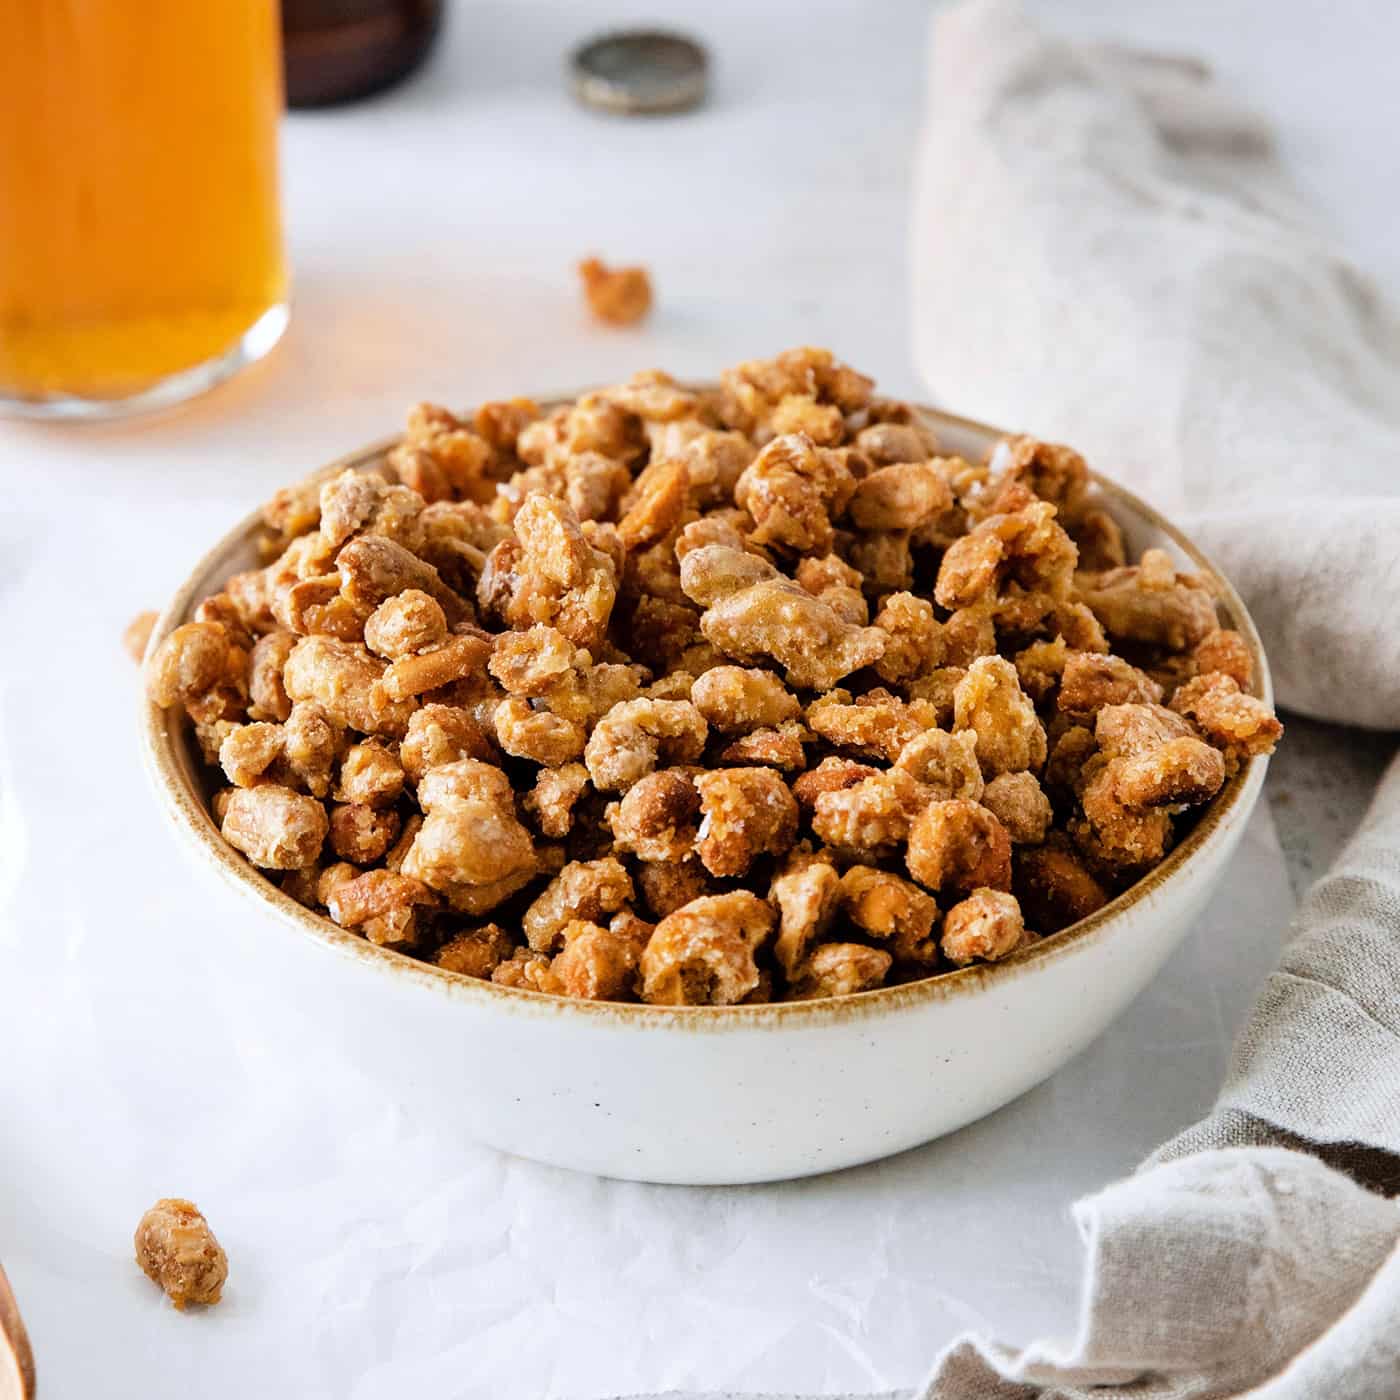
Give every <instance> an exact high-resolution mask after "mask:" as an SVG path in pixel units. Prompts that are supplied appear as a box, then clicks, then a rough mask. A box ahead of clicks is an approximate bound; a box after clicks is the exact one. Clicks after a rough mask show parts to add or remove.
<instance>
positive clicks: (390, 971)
mask: <svg viewBox="0 0 1400 1400" xmlns="http://www.w3.org/2000/svg"><path fill="white" fill-rule="evenodd" d="M688 387H699V388H703V387H706V386H704V385H698V386H697V385H690V386H688ZM582 392H588V391H586V390H585V391H582ZM577 397H578V395H577V394H569V395H562V394H559V395H552V396H550V397H548V398H545V399H542V400H540V403H541V406H542V407H543V408H545V409H546V410H548V409H550V408H552V407H555V406H557V405H558V404H561V403H567V402H570V401H572V400H573V399H575V398H577ZM916 407H917V409H918V411H919V412H920V413H921V414H922V415H924V416H925V417H926V418H927V419H928V420H929V421H930V423H931V424H932V425H933V426H934V427H935V428H937V427H938V426H939V425H940V424H942V425H945V426H948V427H953V428H957V429H961V430H962V431H964V432H968V433H973V434H976V435H978V436H981V437H986V438H989V439H991V440H993V441H995V440H996V439H998V438H1004V437H1010V436H1014V434H1011V433H1009V432H1007V431H1006V430H1004V429H1001V428H997V427H994V426H992V425H991V424H988V423H984V422H981V421H979V420H978V419H975V418H966V417H963V416H961V415H959V414H955V413H950V412H947V411H946V410H943V409H939V408H934V407H931V406H929V405H926V404H918V405H916ZM400 441H401V436H400V435H394V436H391V437H387V438H383V439H381V440H379V441H376V442H373V443H370V444H368V445H366V446H364V447H361V448H358V449H356V450H355V451H352V452H348V453H345V454H344V455H342V456H340V457H337V458H336V459H335V460H334V461H332V462H330V463H328V464H326V465H325V466H323V467H320V468H318V469H316V470H315V471H312V472H310V473H308V475H307V476H306V477H304V478H303V479H302V480H303V481H311V480H318V479H324V478H327V477H330V476H332V475H337V474H339V473H340V472H342V471H345V470H346V469H347V468H351V469H354V470H363V469H365V468H368V467H371V466H373V465H375V464H377V463H378V462H380V461H381V460H382V459H383V458H384V456H385V454H387V453H388V451H389V450H390V449H391V448H393V447H394V446H395V445H396V444H397V443H398V442H400ZM1089 477H1090V480H1091V482H1092V483H1093V484H1094V485H1095V486H1096V487H1097V489H1098V490H1099V492H1101V493H1102V496H1103V498H1104V500H1105V501H1106V503H1108V504H1109V505H1110V506H1113V505H1117V506H1120V507H1122V508H1124V509H1125V510H1127V511H1128V512H1130V513H1132V514H1135V515H1136V516H1138V517H1139V518H1140V519H1141V520H1142V521H1144V522H1145V523H1146V524H1148V525H1150V526H1151V527H1152V528H1153V529H1155V530H1157V531H1159V532H1160V533H1162V534H1163V535H1165V536H1166V537H1167V539H1169V540H1170V541H1171V543H1172V544H1173V545H1174V546H1175V547H1176V548H1177V549H1178V550H1179V551H1180V552H1181V553H1182V554H1184V555H1185V556H1186V558H1188V559H1189V560H1190V561H1191V563H1192V564H1193V565H1194V566H1195V567H1196V568H1197V570H1199V571H1200V572H1201V573H1202V574H1204V575H1205V576H1206V578H1207V579H1208V581H1209V583H1210V585H1211V589H1212V592H1213V593H1214V595H1215V598H1216V603H1217V606H1218V607H1219V608H1221V609H1222V610H1223V611H1224V613H1225V615H1226V620H1227V622H1228V624H1229V625H1230V626H1232V627H1233V628H1234V629H1235V630H1236V631H1238V632H1239V633H1240V634H1241V636H1242V637H1243V638H1244V640H1245V643H1246V646H1247V647H1248V649H1249V653H1250V657H1251V659H1252V660H1253V662H1254V686H1253V689H1254V692H1255V693H1256V694H1258V695H1259V696H1260V697H1261V698H1263V699H1264V700H1266V701H1270V702H1272V698H1273V686H1272V681H1271V677H1270V674H1269V665H1268V659H1267V657H1266V656H1265V654H1264V648H1263V645H1262V643H1261V642H1260V639H1259V634H1258V631H1257V629H1256V628H1255V625H1254V621H1253V619H1252V618H1251V617H1250V615H1249V610H1248V609H1247V608H1246V607H1245V605H1244V602H1243V600H1242V599H1241V598H1240V596H1239V594H1238V593H1237V592H1236V591H1235V588H1234V586H1233V585H1232V584H1231V583H1230V581H1229V579H1228V578H1226V577H1225V575H1224V574H1223V573H1222V572H1221V571H1220V569H1219V568H1218V567H1216V565H1215V564H1214V563H1213V562H1212V561H1211V560H1210V559H1209V557H1208V556H1207V555H1206V554H1205V553H1204V552H1203V551H1202V550H1201V549H1200V548H1199V546H1197V545H1196V544H1195V543H1194V542H1193V541H1192V540H1190V539H1189V538H1188V537H1187V536H1186V535H1185V534H1184V533H1183V532H1182V531H1181V530H1180V529H1178V528H1177V526H1175V525H1174V524H1172V522H1171V521H1169V520H1168V519H1167V518H1166V517H1165V516H1163V515H1162V514H1161V512H1159V511H1158V510H1157V509H1156V508H1155V507H1153V506H1151V505H1149V504H1148V503H1147V502H1146V501H1144V500H1143V499H1142V498H1141V497H1139V496H1137V495H1135V494H1134V493H1133V492H1131V491H1129V490H1128V489H1127V488H1126V487H1124V486H1121V485H1119V484H1118V483H1117V482H1115V481H1113V480H1111V479H1110V478H1108V477H1105V476H1103V475H1102V474H1101V473H1099V472H1097V471H1094V470H1092V469H1091V470H1090V473H1089ZM261 528H263V522H262V515H261V510H255V511H253V512H252V513H251V514H250V515H248V516H246V517H245V518H244V519H243V520H241V521H240V522H239V523H238V524H236V525H235V526H234V527H233V528H232V529H231V530H229V531H228V532H226V533H225V534H224V535H223V536H222V537H221V538H220V539H219V540H218V541H217V542H216V543H215V544H214V545H213V546H212V547H211V548H209V549H208V550H206V551H205V552H204V554H203V555H202V556H201V557H200V559H199V561H198V562H197V563H196V564H195V566H194V568H193V569H192V570H191V572H190V573H189V575H188V576H187V577H186V579H185V582H184V583H183V584H181V585H180V587H179V588H178V589H177V590H176V591H175V593H174V594H173V595H172V596H171V598H170V601H169V602H168V603H167V604H166V606H165V608H164V609H163V610H162V611H161V613H160V616H159V618H158V619H157V621H156V624H155V626H154V627H153V628H152V631H151V637H150V641H149V642H148V644H147V650H146V655H147V656H149V655H150V654H151V652H152V651H153V650H154V648H155V647H157V646H158V645H159V644H160V642H161V641H162V640H163V639H164V638H165V637H166V636H168V635H169V633H170V632H171V631H172V630H173V629H174V628H175V627H177V626H179V625H180V623H182V622H184V621H185V620H186V618H187V617H188V616H189V615H190V613H191V612H192V611H193V609H194V607H195V606H196V604H197V603H198V602H199V600H200V599H201V598H203V597H204V596H206V594H207V592H208V591H209V588H208V585H209V579H210V576H211V575H212V574H214V572H215V571H216V570H217V569H219V568H220V567H221V566H223V565H224V564H225V563H226V560H227V557H228V556H229V555H231V554H232V553H234V552H235V551H237V550H239V549H240V548H241V547H242V546H244V545H245V544H246V542H247V540H248V539H249V538H250V537H251V536H252V535H253V534H254V533H256V532H257V531H258V530H260V529H261ZM220 581H221V582H222V580H220ZM140 714H141V719H140V724H141V733H142V741H143V745H142V746H143V750H144V756H145V760H146V769H147V774H148V776H149V778H150V780H151V782H152V784H153V786H154V787H155V789H156V793H157V796H158V797H159V798H160V799H161V805H162V807H163V809H164V811H165V813H166V816H167V817H168V818H169V819H170V821H171V822H172V824H173V825H174V826H175V828H176V831H177V833H179V834H181V835H182V836H183V837H184V838H185V839H186V841H187V842H188V843H189V844H190V845H191V846H192V847H193V849H194V850H195V851H196V852H197V853H198V854H199V855H200V856H201V857H203V858H204V860H205V861H207V862H208V863H209V864H210V865H212V867H213V868H214V870H215V871H216V872H217V873H218V874H219V875H221V876H222V877H223V878H224V879H226V880H228V881H230V882H231V883H232V884H233V885H234V886H235V887H236V888H238V889H239V890H241V891H242V892H243V893H244V894H245V895H246V894H252V895H254V896H256V897H257V898H258V900H259V901H260V902H261V903H262V905H263V906H264V908H265V909H266V910H267V911H268V912H270V913H272V914H273V915H274V916H275V917H276V918H277V920H278V921H279V922H281V923H284V924H290V925H292V926H293V927H295V928H297V929H298V930H299V931H300V932H302V933H303V934H306V935H308V936H309V937H310V938H312V939H313V940H314V941H315V942H317V943H319V944H321V945H322V946H325V947H328V948H330V949H331V950H332V951H334V952H336V953H339V954H341V955H342V956H344V957H348V958H351V959H353V960H355V961H357V962H359V963H361V964H362V965H365V966H367V967H369V968H371V969H373V970H375V971H376V972H382V973H385V974H387V975H389V976H397V977H399V978H401V979H407V980H408V981H410V982H416V983H418V984H419V985H423V986H427V987H431V988H432V989H434V990H435V991H436V992H437V993H438V994H441V995H446V996H448V997H449V999H456V1000H460V1001H465V1002H469V1003H475V1004H478V1005H486V1006H489V1007H491V1008H492V1009H495V1010H498V1011H499V1010H505V1011H509V1012H512V1013H522V1014H527V1015H534V1016H544V1017H564V1018H566V1019H569V1018H579V1017H584V1018H588V1019H589V1020H593V1021H597V1020H599V1019H601V1020H603V1021H605V1022H609V1023H612V1024H613V1025H616V1026H626V1027H628V1028H630V1029H642V1028H652V1029H655V1028H660V1027H682V1028H685V1029H688V1030H706V1031H723V1030H730V1031H737V1030H741V1029H756V1028H759V1027H768V1026H775V1025H780V1026H783V1027H796V1026H799V1025H800V1026H802V1027H816V1026H823V1025H832V1024H837V1023H841V1022H846V1021H850V1020H852V1019H857V1020H860V1019H867V1018H869V1017H872V1016H880V1015H883V1014H885V1013H887V1012H893V1011H896V1010H902V1009H908V1008H911V1007H914V1006H921V1005H927V1004H929V1003H933V1002H937V1001H943V1000H950V999H952V998H954V997H959V996H965V995H969V994H974V995H975V994H977V993H979V992H982V991H986V990H990V989H992V988H994V987H996V986H998V985H1000V984H1002V983H1004V982H1006V981H1007V980H1008V979H1010V978H1014V977H1020V976H1026V975H1029V974H1031V973H1033V972H1034V971H1035V969H1036V968H1037V967H1039V966H1042V965H1044V964H1046V963H1047V962H1048V961H1050V960H1052V959H1056V958H1060V957H1064V956H1067V955H1069V954H1071V953H1075V952H1078V951H1080V950H1081V949H1083V948H1085V947H1086V946H1088V945H1090V944H1092V943H1095V942H1098V941H1100V940H1101V939H1103V938H1104V937H1106V936H1108V935H1109V934H1110V933H1111V932H1113V930H1114V929H1115V928H1121V927H1124V926H1125V925H1126V924H1127V923H1128V922H1129V921H1128V920H1125V918H1124V916H1125V915H1127V914H1130V913H1131V912H1133V911H1134V910H1135V909H1136V908H1138V906H1140V905H1142V904H1143V903H1144V902H1146V901H1147V900H1149V899H1150V898H1152V897H1154V896H1161V895H1165V894H1167V893H1169V892H1170V891H1174V890H1175V889H1176V887H1177V886H1179V885H1181V884H1182V883H1183V882H1182V879H1181V877H1182V876H1183V875H1184V874H1186V873H1188V867H1192V868H1194V866H1195V865H1197V864H1199V862H1196V861H1193V857H1195V856H1197V855H1199V854H1201V853H1203V852H1204V851H1206V850H1207V849H1208V848H1211V847H1214V846H1216V845H1218V844H1219V843H1220V842H1221V841H1223V840H1225V839H1227V838H1228V835H1229V833H1230V832H1231V831H1232V830H1233V828H1234V827H1235V826H1236V825H1237V824H1239V823H1240V822H1241V821H1243V820H1244V819H1246V818H1247V817H1248V815H1249V813H1250V811H1251V810H1252V809H1253V806H1254V803H1255V801H1256V800H1257V798H1258V795H1259V790H1260V788H1261V787H1262V785H1263V780H1264V771H1265V769H1266V767H1267V765H1268V758H1267V756H1254V757H1250V758H1248V759H1246V760H1245V762H1244V763H1243V764H1241V765H1240V767H1239V769H1238V770H1237V771H1236V772H1235V773H1234V774H1232V775H1231V776H1230V777H1229V778H1228V779H1227V780H1226V783H1225V786H1224V787H1223V788H1222V789H1221V791H1220V792H1219V793H1218V794H1217V795H1216V796H1215V798H1213V799H1212V801H1211V803H1210V805H1209V806H1208V807H1207V808H1206V810H1205V811H1204V812H1202V813H1201V815H1200V817H1199V818H1198V819H1197V821H1196V823H1195V825H1194V826H1193V827H1192V829H1191V830H1190V831H1189V832H1188V833H1187V835H1186V836H1185V838H1184V839H1183V840H1182V841H1181V842H1180V843H1179V844H1178V845H1177V846H1175V847H1173V848H1172V850H1171V851H1169V852H1168V854H1167V856H1166V858H1165V859H1164V860H1163V861H1162V862H1161V863H1160V864H1158V865H1156V866H1154V867H1153V868H1152V869H1151V870H1149V871H1148V872H1147V873H1146V874H1145V875H1143V876H1142V877H1141V878H1140V879H1138V880H1137V881H1136V882H1135V883H1133V884H1132V885H1130V886H1129V887H1128V888H1127V889H1126V890H1124V891H1123V892H1122V893H1121V894H1119V895H1117V896H1115V897H1114V898H1113V899H1111V900H1110V901H1109V902H1108V903H1107V904H1105V905H1104V906H1103V908H1102V909H1098V910H1096V911H1095V912H1094V913H1092V914H1090V915H1088V916H1087V917H1086V918H1083V919H1080V920H1078V921H1077V922H1075V923H1073V924H1069V925H1067V926H1066V927H1065V928H1063V929H1060V930H1059V931H1058V932H1056V933H1053V934H1050V935H1048V936H1047V937H1045V938H1042V939H1041V940H1040V941H1039V942H1037V943H1035V944H1033V945H1031V946H1030V947H1028V948H1025V949H1022V950H1021V951H1020V952H1018V953H1014V954H1012V955H1011V956H1010V957H1009V958H1006V959H1003V960H1002V961H1000V962H996V963H975V964H973V965H971V966H969V967H964V968H957V969H954V970H953V971H950V972H940V973H935V974H934V975H933V976H931V977H925V978H920V979H918V980H916V981H911V982H904V983H900V984H899V985H897V986H893V987H879V988H875V989H874V990H872V991H867V992H858V993H851V994H848V995H845V996H839V997H821V998H814V999H812V1000H809V1001H787V1002H765V1003H757V1004H753V1005H739V1006H654V1005H651V1004H649V1003H646V1002H615V1001H587V1000H582V999H579V998H575V997H565V996H555V995H552V994H549V993H544V992H535V991H529V990H526V989H524V988H517V987H503V986H501V985H499V984H498V983H495V982H492V981H489V980H486V979H482V978H475V977H469V976H467V975H466V974H464V973H457V972H449V971H447V970H446V969H445V968H440V967H437V966H435V965H434V964H432V963H428V962H423V961H421V960H419V959H417V958H414V957H411V956H409V955H408V954H406V953H399V952H395V951H394V950H392V949H389V948H382V947H379V946H378V945H376V944H373V943H370V942H369V941H368V940H367V939H365V938H363V937H361V936H360V935H358V934H355V933H352V932H351V931H349V930H347V929H343V928H341V927H340V926H339V925H338V924H336V923H334V922H333V921H332V920H331V919H329V918H327V917H325V916H324V915H320V914H316V913H313V912H312V911H311V910H309V909H307V908H305V907H304V906H303V905H301V904H298V903H297V902H296V901H295V900H294V899H293V898H292V897H291V896H290V895H288V894H286V893H284V892H283V891H282V890H281V889H280V888H279V887H278V886H277V885H276V884H274V883H273V881H272V880H271V879H269V878H268V877H267V876H266V875H264V874H263V873H262V872H261V871H259V870H258V869H257V868H256V867H254V866H253V865H251V864H250V863H249V862H248V861H247V860H246V859H245V858H244V857H243V856H242V855H241V854H239V853H238V852H236V851H235V850H234V849H233V848H232V847H231V846H229V845H228V843H227V842H226V841H225V840H224V838H223V836H222V835H221V834H220V832H219V830H218V828H217V827H216V826H215V824H214V821H213V817H212V815H211V813H210V812H209V810H208V807H207V806H206V805H205V802H204V800H203V797H202V795H201V794H200V793H199V792H198V790H197V788H196V786H195V783H194V781H193V775H194V773H195V772H196V771H197V765H196V763H195V761H194V759H193V756H192V753H191V749H192V745H191V740H190V734H191V729H190V726H189V724H188V722H187V720H186V717H185V716H184V715H183V714H182V713H180V712H179V711H173V710H172V711H169V712H167V711H165V710H162V709H161V708H160V707H159V706H157V705H155V704H153V703H151V702H150V701H149V700H148V699H146V698H145V697H144V696H143V697H142V700H141V702H140Z"/></svg>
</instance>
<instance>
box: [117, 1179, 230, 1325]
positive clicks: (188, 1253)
mask: <svg viewBox="0 0 1400 1400" xmlns="http://www.w3.org/2000/svg"><path fill="white" fill-rule="evenodd" d="M136 1262H137V1263H138V1264H139V1265H140V1266H141V1271H142V1272H143V1273H144V1274H145V1275H146V1277H147V1278H148V1279H150V1280H151V1282H152V1283H158V1284H159V1285H160V1286H161V1289H162V1291H163V1292H164V1293H165V1295H166V1297H167V1298H169V1299H170V1301H171V1302H172V1303H174V1305H175V1306H176V1307H177V1308H178V1309H179V1310H180V1311H181V1312H183V1311H184V1310H185V1309H186V1308H187V1307H188V1306H189V1305H190V1304H191V1303H204V1304H208V1305H211V1306H212V1305H213V1304H214V1303H217V1302H218V1301H219V1299H220V1298H222V1297H223V1292H224V1284H225V1283H226V1282H227V1281H228V1255H226V1254H225V1253H224V1250H223V1246H222V1245H220V1243H219V1242H218V1240H216V1239H215V1238H214V1232H213V1231H212V1230H211V1229H210V1228H209V1222H208V1221H207V1220H206V1219H205V1218H204V1216H203V1215H202V1214H201V1212H200V1210H199V1207H198V1206H196V1205H195V1204H194V1202H193V1201H184V1200H180V1199H179V1198H178V1197H166V1198H165V1199H163V1200H159V1201H157V1202H156V1203H155V1205H153V1206H152V1207H151V1208H150V1210H148V1211H147V1212H146V1213H145V1215H143V1216H142V1217H141V1220H140V1223H139V1224H138V1225H137V1226H136Z"/></svg>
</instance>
